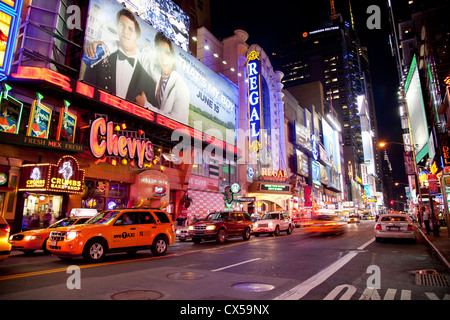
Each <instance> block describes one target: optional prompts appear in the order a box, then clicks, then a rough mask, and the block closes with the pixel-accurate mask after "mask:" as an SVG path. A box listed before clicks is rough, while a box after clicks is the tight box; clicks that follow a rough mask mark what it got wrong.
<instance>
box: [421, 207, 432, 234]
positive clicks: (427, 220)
mask: <svg viewBox="0 0 450 320" xmlns="http://www.w3.org/2000/svg"><path fill="white" fill-rule="evenodd" d="M422 219H423V224H424V225H425V230H426V231H427V235H428V234H430V231H431V230H430V212H429V211H428V208H425V207H422Z"/></svg>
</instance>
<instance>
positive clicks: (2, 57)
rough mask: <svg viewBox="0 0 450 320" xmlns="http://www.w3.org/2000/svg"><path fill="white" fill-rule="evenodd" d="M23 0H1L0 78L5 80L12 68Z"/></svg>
mask: <svg viewBox="0 0 450 320" xmlns="http://www.w3.org/2000/svg"><path fill="white" fill-rule="evenodd" d="M22 2H23V0H15V1H12V2H11V1H4V0H3V1H0V25H1V26H2V28H1V30H2V36H1V37H0V80H4V79H5V78H6V77H7V76H8V75H9V72H10V70H11V62H12V56H13V51H14V47H15V43H16V38H17V29H18V27H19V20H20V13H21V11H22Z"/></svg>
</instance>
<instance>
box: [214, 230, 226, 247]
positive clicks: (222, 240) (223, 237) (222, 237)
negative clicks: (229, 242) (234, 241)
mask: <svg viewBox="0 0 450 320" xmlns="http://www.w3.org/2000/svg"><path fill="white" fill-rule="evenodd" d="M226 239H227V232H226V231H225V230H224V229H220V230H219V231H218V232H217V236H216V241H217V243H220V244H222V243H225V240H226Z"/></svg>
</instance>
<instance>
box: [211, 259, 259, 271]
mask: <svg viewBox="0 0 450 320" xmlns="http://www.w3.org/2000/svg"><path fill="white" fill-rule="evenodd" d="M258 260H261V258H256V259H251V260H247V261H243V262H239V263H235V264H231V265H229V266H226V267H223V268H219V269H214V270H211V271H212V272H216V271H222V270H225V269H229V268H233V267H236V266H240V265H241V264H245V263H249V262H253V261H258Z"/></svg>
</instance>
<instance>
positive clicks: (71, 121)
mask: <svg viewBox="0 0 450 320" xmlns="http://www.w3.org/2000/svg"><path fill="white" fill-rule="evenodd" d="M76 128H77V116H76V115H75V114H73V113H72V112H70V111H69V109H68V108H62V109H61V113H60V114H59V122H58V131H57V133H56V140H59V141H66V142H70V143H74V139H75V130H76Z"/></svg>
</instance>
